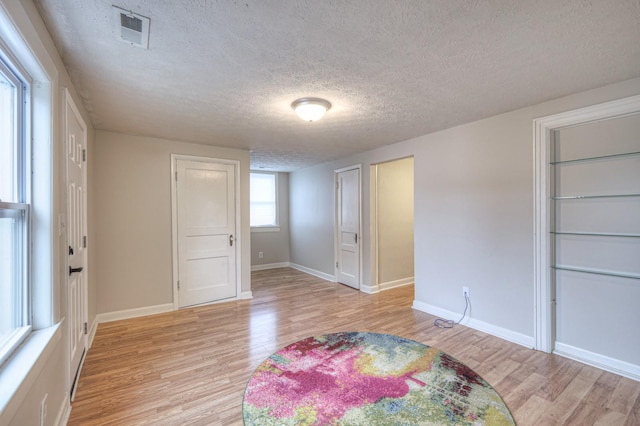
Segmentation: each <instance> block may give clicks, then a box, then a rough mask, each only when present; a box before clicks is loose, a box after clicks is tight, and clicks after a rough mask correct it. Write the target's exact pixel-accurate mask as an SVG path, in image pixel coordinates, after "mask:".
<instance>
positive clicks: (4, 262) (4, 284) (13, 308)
mask: <svg viewBox="0 0 640 426" xmlns="http://www.w3.org/2000/svg"><path fill="white" fill-rule="evenodd" d="M25 229H26V219H25V214H24V211H23V210H13V209H0V343H1V342H2V341H3V340H5V338H6V337H7V336H8V335H10V334H11V333H12V332H13V331H14V329H15V328H18V327H21V326H23V325H25V324H24V317H23V311H24V309H23V308H24V297H25V286H24V263H23V262H24V255H25V250H24V234H25Z"/></svg>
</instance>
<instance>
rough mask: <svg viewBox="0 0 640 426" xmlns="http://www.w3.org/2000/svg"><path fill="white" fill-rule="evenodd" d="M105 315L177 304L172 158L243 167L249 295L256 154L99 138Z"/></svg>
mask: <svg viewBox="0 0 640 426" xmlns="http://www.w3.org/2000/svg"><path fill="white" fill-rule="evenodd" d="M95 145H96V146H95V159H96V164H95V179H96V182H95V193H96V199H95V203H96V205H95V209H96V217H95V221H96V223H95V227H96V245H97V249H96V250H94V251H92V253H91V256H92V258H93V260H94V267H95V268H96V269H97V271H96V274H97V276H98V283H97V285H98V294H97V298H98V301H97V309H98V313H110V312H117V311H122V310H126V309H135V308H145V307H149V306H156V305H164V304H168V303H172V302H173V283H172V246H171V154H185V155H198V156H204V157H213V158H221V159H230V160H239V161H240V197H241V202H240V206H241V210H242V212H243V213H242V214H241V224H240V230H241V238H242V239H241V242H242V253H241V259H242V291H250V287H251V281H250V280H251V277H250V234H249V214H248V212H249V151H244V150H236V149H228V148H217V147H213V146H209V145H197V144H190V143H185V142H180V141H170V140H164V139H157V138H147V137H140V136H131V135H125V134H121V133H113V132H106V131H101V130H100V131H97V132H96V144H95Z"/></svg>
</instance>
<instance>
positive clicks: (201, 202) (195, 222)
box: [176, 160, 237, 307]
mask: <svg viewBox="0 0 640 426" xmlns="http://www.w3.org/2000/svg"><path fill="white" fill-rule="evenodd" d="M176 170H177V180H178V182H177V186H176V202H177V216H178V217H177V219H178V220H177V222H178V283H179V284H178V295H179V296H178V298H179V304H178V305H179V306H180V307H185V306H192V305H199V304H203V303H209V302H214V301H219V300H224V299H229V298H234V297H236V296H237V286H236V284H237V283H236V241H235V235H236V230H235V229H236V223H235V185H236V182H235V166H234V165H231V164H218V163H208V162H201V161H185V160H177V162H176Z"/></svg>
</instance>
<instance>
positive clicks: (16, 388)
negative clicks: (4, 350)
mask: <svg viewBox="0 0 640 426" xmlns="http://www.w3.org/2000/svg"><path fill="white" fill-rule="evenodd" d="M61 336H62V331H61V328H60V323H58V324H55V325H53V326H51V327H47V328H44V329H42V330H37V331H34V332H33V333H31V335H30V336H29V337H27V339H26V340H25V342H24V343H23V344H22V346H20V347H19V348H18V349H17V350H16V351H15V353H14V354H13V355H12V356H11V358H9V359H8V360H7V361H6V362H5V363H4V364H3V365H2V367H1V368H0V424H8V423H9V421H10V420H11V419H12V418H13V417H14V416H15V414H16V412H17V411H18V409H19V408H20V406H21V405H22V401H23V400H24V398H25V397H26V396H27V393H28V392H29V390H30V389H31V387H32V386H33V383H34V382H35V381H36V379H37V378H38V376H39V375H40V372H41V371H42V369H43V368H44V366H45V364H46V362H47V360H48V359H49V358H50V357H51V354H52V353H53V350H54V349H55V347H56V344H57V343H58V342H59V341H60V339H61Z"/></svg>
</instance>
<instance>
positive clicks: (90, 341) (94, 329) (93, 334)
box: [87, 316, 100, 351]
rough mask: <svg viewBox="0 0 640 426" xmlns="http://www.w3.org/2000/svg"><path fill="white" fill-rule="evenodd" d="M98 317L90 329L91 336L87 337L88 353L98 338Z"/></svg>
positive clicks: (94, 319)
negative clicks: (94, 340)
mask: <svg viewBox="0 0 640 426" xmlns="http://www.w3.org/2000/svg"><path fill="white" fill-rule="evenodd" d="M98 324H100V323H99V322H98V317H97V316H96V317H94V318H93V322H92V323H91V328H90V329H89V336H88V337H87V351H88V350H89V348H91V345H93V339H94V338H95V337H96V333H97V332H98Z"/></svg>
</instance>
